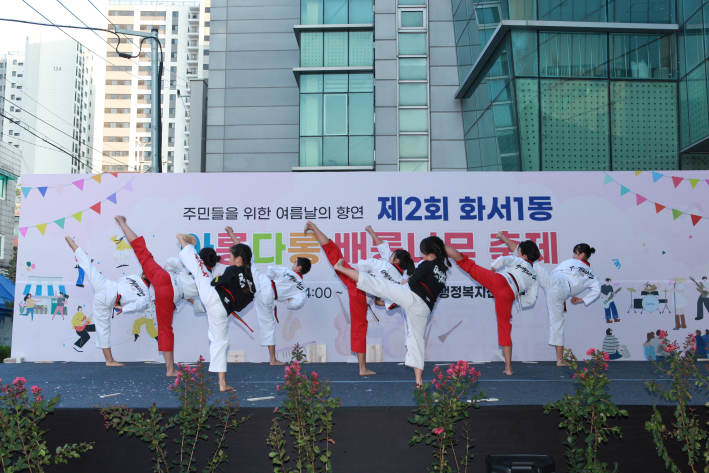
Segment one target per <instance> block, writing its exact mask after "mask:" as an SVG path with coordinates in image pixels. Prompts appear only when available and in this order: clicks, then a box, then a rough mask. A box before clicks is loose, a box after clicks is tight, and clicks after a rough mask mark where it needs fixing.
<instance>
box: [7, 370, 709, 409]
mask: <svg viewBox="0 0 709 473" xmlns="http://www.w3.org/2000/svg"><path fill="white" fill-rule="evenodd" d="M609 364H610V367H609V370H608V376H609V377H610V378H611V384H610V387H609V391H610V393H611V394H612V396H613V401H614V402H615V403H616V404H623V405H642V406H649V405H653V404H658V405H662V404H667V403H666V402H663V401H661V400H659V399H658V398H657V396H655V395H653V394H652V393H650V392H649V391H648V390H647V388H646V387H645V382H646V381H648V380H652V379H658V376H657V375H656V374H654V371H655V368H654V366H653V365H652V364H651V363H649V362H642V361H617V362H610V363H609ZM698 364H699V366H700V369H702V371H704V370H705V367H706V366H709V364H708V363H704V362H699V363H698ZM435 365H436V363H426V367H425V372H424V380H425V381H427V380H430V378H432V374H433V373H432V370H433V367H434V366H435ZM446 366H447V364H444V366H442V368H445V367H446ZM512 366H513V370H514V373H515V374H514V376H506V375H504V374H503V373H502V370H503V364H502V363H501V362H492V363H485V364H476V365H475V367H476V368H477V369H478V370H479V371H480V372H481V373H482V376H481V377H480V381H479V383H478V386H477V388H476V389H477V391H478V392H479V391H482V392H484V393H485V395H486V396H487V397H489V398H495V399H498V401H494V402H493V403H489V404H488V405H493V404H494V405H496V406H524V405H529V406H540V405H544V404H546V403H548V402H550V401H554V400H557V399H559V398H561V397H562V396H563V395H564V394H566V393H572V392H573V391H574V382H573V379H572V374H573V373H572V372H571V370H570V369H569V368H560V367H557V366H556V363H554V362H539V363H522V362H514V363H513V364H512ZM370 368H371V369H373V370H375V371H376V372H377V373H378V374H377V375H376V376H365V377H360V376H359V370H358V367H357V365H356V364H354V363H313V364H307V365H305V369H306V370H307V371H317V372H318V374H319V376H320V378H322V379H330V380H332V382H333V395H334V396H336V397H339V398H340V400H341V401H342V404H343V406H344V407H394V406H413V405H414V399H413V396H412V393H413V380H414V375H413V370H412V369H411V368H408V367H406V366H403V365H400V364H397V363H372V364H370ZM283 374H284V369H283V367H282V366H270V365H268V364H266V363H236V364H230V365H229V367H228V372H227V382H228V383H229V384H230V385H231V386H233V387H234V388H236V390H237V392H238V394H239V399H240V400H241V405H242V407H244V408H251V407H256V408H258V407H270V408H271V409H272V408H274V407H276V406H279V405H281V403H282V401H283V399H284V398H285V394H284V393H283V392H282V391H281V392H279V391H276V389H275V388H276V384H278V383H280V382H282V381H283ZM17 376H24V377H25V378H27V385H28V386H33V385H37V386H39V387H41V388H43V389H44V395H45V397H52V396H55V395H56V394H57V393H59V394H61V396H62V398H61V401H60V404H59V405H58V406H57V407H59V408H72V409H75V408H92V407H95V406H97V405H106V404H121V405H128V406H130V407H133V408H142V407H149V406H151V405H152V404H153V403H155V404H157V405H158V406H159V407H161V408H175V407H178V404H177V400H176V398H175V396H174V395H173V394H172V393H171V392H170V391H168V389H167V387H168V384H169V383H170V378H166V377H165V365H164V364H145V363H127V364H126V366H125V367H123V368H107V367H106V366H105V365H104V364H103V363H74V362H72V363H62V362H56V363H51V364H44V363H21V364H2V363H0V378H2V380H3V383H8V382H11V381H12V380H13V379H14V378H15V377H17ZM212 376H213V375H212ZM660 379H661V378H660ZM662 382H663V383H669V381H668V380H664V381H662ZM115 393H120V395H119V396H114V397H108V398H101V397H100V396H101V395H106V394H115ZM268 396H273V397H274V399H268V400H262V401H247V399H249V398H257V397H268ZM707 401H709V397H708V396H707V392H706V391H703V392H697V393H695V396H694V398H693V399H692V401H691V403H692V404H693V405H703V404H704V403H705V402H707Z"/></svg>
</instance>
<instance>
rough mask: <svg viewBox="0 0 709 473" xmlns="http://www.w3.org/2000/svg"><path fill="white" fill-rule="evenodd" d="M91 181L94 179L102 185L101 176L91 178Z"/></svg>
mask: <svg viewBox="0 0 709 473" xmlns="http://www.w3.org/2000/svg"><path fill="white" fill-rule="evenodd" d="M91 179H93V180H94V181H96V182H98V183H99V184H101V174H96V175H95V176H91Z"/></svg>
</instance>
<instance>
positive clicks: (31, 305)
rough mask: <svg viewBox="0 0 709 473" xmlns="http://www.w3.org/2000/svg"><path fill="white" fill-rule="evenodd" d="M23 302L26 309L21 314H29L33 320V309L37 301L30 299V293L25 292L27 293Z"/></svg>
mask: <svg viewBox="0 0 709 473" xmlns="http://www.w3.org/2000/svg"><path fill="white" fill-rule="evenodd" d="M24 302H25V307H26V308H27V311H26V312H25V313H24V314H22V315H24V316H25V317H26V316H28V315H31V316H32V318H31V320H34V309H35V307H36V304H37V301H36V300H34V299H32V294H31V293H27V295H26V296H25V299H24Z"/></svg>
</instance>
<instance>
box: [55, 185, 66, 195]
mask: <svg viewBox="0 0 709 473" xmlns="http://www.w3.org/2000/svg"><path fill="white" fill-rule="evenodd" d="M54 190H55V191H57V193H59V195H62V192H64V185H60V186H54Z"/></svg>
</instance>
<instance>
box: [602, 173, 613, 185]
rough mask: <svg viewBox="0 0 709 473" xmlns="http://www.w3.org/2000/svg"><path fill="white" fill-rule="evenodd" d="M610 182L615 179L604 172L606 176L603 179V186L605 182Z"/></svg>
mask: <svg viewBox="0 0 709 473" xmlns="http://www.w3.org/2000/svg"><path fill="white" fill-rule="evenodd" d="M611 182H615V180H614V179H613V178H612V177H610V176H609V175H608V174H606V178H605V179H604V180H603V185H604V186H605V185H606V184H610V183H611Z"/></svg>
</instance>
